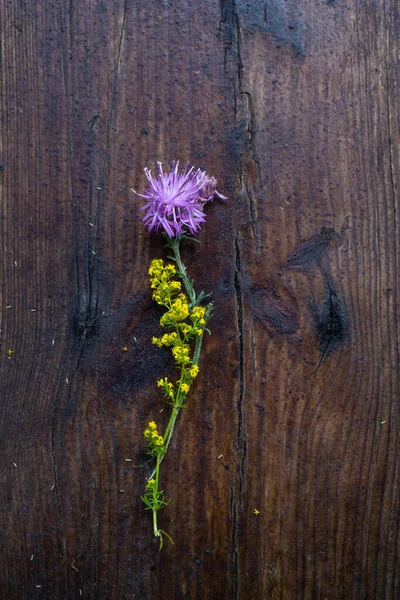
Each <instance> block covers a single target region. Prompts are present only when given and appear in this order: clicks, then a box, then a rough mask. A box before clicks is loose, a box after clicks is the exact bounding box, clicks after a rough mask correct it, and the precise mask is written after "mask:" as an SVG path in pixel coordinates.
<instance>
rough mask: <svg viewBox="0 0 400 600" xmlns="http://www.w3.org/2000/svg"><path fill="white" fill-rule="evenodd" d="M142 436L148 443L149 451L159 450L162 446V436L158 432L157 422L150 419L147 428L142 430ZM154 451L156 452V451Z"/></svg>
mask: <svg viewBox="0 0 400 600" xmlns="http://www.w3.org/2000/svg"><path fill="white" fill-rule="evenodd" d="M144 437H145V439H146V440H147V443H148V445H149V450H150V453H153V452H154V450H156V451H157V450H160V449H161V448H162V447H163V446H164V438H163V437H162V435H159V434H158V431H157V424H156V423H155V422H154V421H150V423H149V425H148V427H147V429H145V430H144ZM156 453H157V454H158V452H156Z"/></svg>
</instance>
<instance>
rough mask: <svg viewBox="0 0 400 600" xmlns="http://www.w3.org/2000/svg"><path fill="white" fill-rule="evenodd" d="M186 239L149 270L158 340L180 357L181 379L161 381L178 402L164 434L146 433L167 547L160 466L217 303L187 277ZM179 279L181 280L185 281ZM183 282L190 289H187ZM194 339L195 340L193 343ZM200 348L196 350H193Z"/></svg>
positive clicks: (155, 506)
mask: <svg viewBox="0 0 400 600" xmlns="http://www.w3.org/2000/svg"><path fill="white" fill-rule="evenodd" d="M186 237H187V236H181V237H180V238H179V237H177V238H173V239H171V238H167V245H168V246H169V247H170V248H171V249H172V250H173V252H174V256H173V257H171V259H172V260H173V261H174V262H175V264H176V266H175V265H174V264H170V263H167V264H164V261H163V260H162V259H155V260H153V261H152V262H151V265H150V268H149V276H150V285H151V288H152V289H153V299H154V300H155V301H156V302H157V304H159V305H160V306H162V307H163V308H164V309H165V312H164V314H163V315H162V317H161V319H160V325H161V326H162V327H164V328H166V329H167V331H168V333H165V334H164V335H162V336H161V337H153V338H152V342H153V344H155V345H156V346H158V347H160V348H161V347H169V348H170V349H171V352H172V354H173V356H174V361H175V366H176V368H177V370H178V378H177V379H176V381H175V382H172V381H170V379H168V377H164V378H162V379H160V380H159V381H158V382H157V385H158V387H160V388H161V389H162V391H163V393H164V396H165V398H166V401H167V403H168V404H170V405H171V406H172V409H171V414H170V417H169V420H168V423H167V426H166V429H165V431H164V433H163V435H160V434H159V433H158V427H157V424H156V423H155V422H154V421H150V423H149V425H148V427H147V428H146V429H145V431H144V437H145V439H146V441H147V445H148V453H149V454H150V455H151V456H152V457H154V458H156V465H155V467H154V470H153V472H152V473H151V475H150V477H149V478H148V481H147V485H146V490H145V493H144V495H143V496H142V500H143V502H144V504H145V505H146V510H151V511H152V512H153V530H154V535H155V536H156V537H158V538H159V539H160V549H161V548H162V546H163V535H165V536H166V537H167V538H168V539H169V540H170V542H172V543H173V540H172V538H171V537H170V536H169V535H168V534H167V533H166V532H165V531H163V530H161V529H159V528H158V523H157V513H158V511H159V510H161V509H162V508H164V507H166V506H167V505H168V503H169V500H168V501H166V500H165V496H164V492H163V491H162V490H160V487H159V478H160V466H161V463H162V461H163V459H164V457H165V455H166V453H167V450H168V447H169V445H170V443H171V439H172V435H173V432H174V427H175V424H176V420H177V418H178V415H179V412H180V410H181V409H182V408H183V407H184V406H185V401H186V397H187V394H188V392H189V390H190V388H191V386H192V383H193V380H194V379H195V378H196V377H197V375H198V373H199V366H198V363H199V358H200V350H201V345H202V340H203V336H204V332H205V331H208V332H209V330H208V329H206V327H205V326H206V323H207V321H208V319H209V318H210V316H211V313H212V304H211V303H209V304H207V305H205V306H201V305H200V303H201V302H203V301H204V299H205V298H206V297H207V296H206V294H204V292H200V294H199V295H198V296H196V293H195V290H194V284H193V281H191V280H190V279H189V277H188V276H187V270H186V267H185V265H184V264H183V262H182V260H181V257H180V250H179V245H180V241H181V239H183V238H186ZM177 278H179V279H180V280H181V281H179V280H178V279H177ZM182 284H183V286H184V289H185V292H186V293H183V292H182ZM193 342H194V344H193ZM193 346H194V348H193Z"/></svg>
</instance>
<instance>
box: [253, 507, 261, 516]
mask: <svg viewBox="0 0 400 600" xmlns="http://www.w3.org/2000/svg"><path fill="white" fill-rule="evenodd" d="M259 514H260V511H259V510H257V509H256V508H255V509H254V510H253V515H256V517H257V515H259Z"/></svg>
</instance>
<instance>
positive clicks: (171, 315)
mask: <svg viewBox="0 0 400 600" xmlns="http://www.w3.org/2000/svg"><path fill="white" fill-rule="evenodd" d="M188 316H189V305H188V301H187V299H186V296H185V295H184V294H179V296H178V297H177V298H176V300H174V301H173V302H172V303H171V306H170V307H169V310H167V312H166V313H164V314H163V316H162V317H161V319H160V325H162V326H163V327H164V326H165V325H173V324H175V323H180V322H181V321H184V320H185V319H187V318H188Z"/></svg>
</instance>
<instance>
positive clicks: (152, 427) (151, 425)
mask: <svg viewBox="0 0 400 600" xmlns="http://www.w3.org/2000/svg"><path fill="white" fill-rule="evenodd" d="M149 429H153V430H156V429H157V424H156V423H155V422H154V421H150V423H149Z"/></svg>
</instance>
